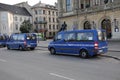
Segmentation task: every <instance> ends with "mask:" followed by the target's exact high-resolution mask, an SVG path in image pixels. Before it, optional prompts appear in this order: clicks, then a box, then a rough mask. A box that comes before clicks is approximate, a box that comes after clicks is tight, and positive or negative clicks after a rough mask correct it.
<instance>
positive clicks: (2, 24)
mask: <svg viewBox="0 0 120 80" xmlns="http://www.w3.org/2000/svg"><path fill="white" fill-rule="evenodd" d="M24 20H30V21H31V22H32V15H31V14H30V13H29V12H28V11H27V10H26V9H25V8H23V7H18V6H14V5H8V4H2V3H0V33H3V34H8V35H11V34H12V33H20V25H21V24H22V22H23V21H24Z"/></svg>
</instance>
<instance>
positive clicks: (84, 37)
mask: <svg viewBox="0 0 120 80" xmlns="http://www.w3.org/2000/svg"><path fill="white" fill-rule="evenodd" d="M91 40H93V33H92V32H86V33H77V41H91Z"/></svg>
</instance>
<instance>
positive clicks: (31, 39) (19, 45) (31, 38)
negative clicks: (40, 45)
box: [7, 33, 37, 50]
mask: <svg viewBox="0 0 120 80" xmlns="http://www.w3.org/2000/svg"><path fill="white" fill-rule="evenodd" d="M35 47H37V38H36V35H35V34H32V33H22V34H12V35H11V36H10V38H9V40H8V42H7V49H20V50H27V49H30V50H34V49H35Z"/></svg>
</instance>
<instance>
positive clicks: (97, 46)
mask: <svg viewBox="0 0 120 80" xmlns="http://www.w3.org/2000/svg"><path fill="white" fill-rule="evenodd" d="M106 39H107V38H106V32H105V30H73V31H62V32H59V33H58V34H57V35H56V36H55V38H54V40H53V41H52V42H50V44H49V45H48V49H49V51H50V53H51V54H56V53H65V54H72V55H80V56H81V57H82V58H87V57H89V56H94V55H97V54H102V53H106V52H107V50H108V47H107V41H106Z"/></svg>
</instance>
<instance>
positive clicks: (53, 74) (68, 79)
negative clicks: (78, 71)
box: [49, 73, 75, 80]
mask: <svg viewBox="0 0 120 80" xmlns="http://www.w3.org/2000/svg"><path fill="white" fill-rule="evenodd" d="M49 74H50V75H52V76H56V77H60V78H64V79H67V80H75V79H72V78H69V77H65V76H62V75H58V74H55V73H49Z"/></svg>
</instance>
